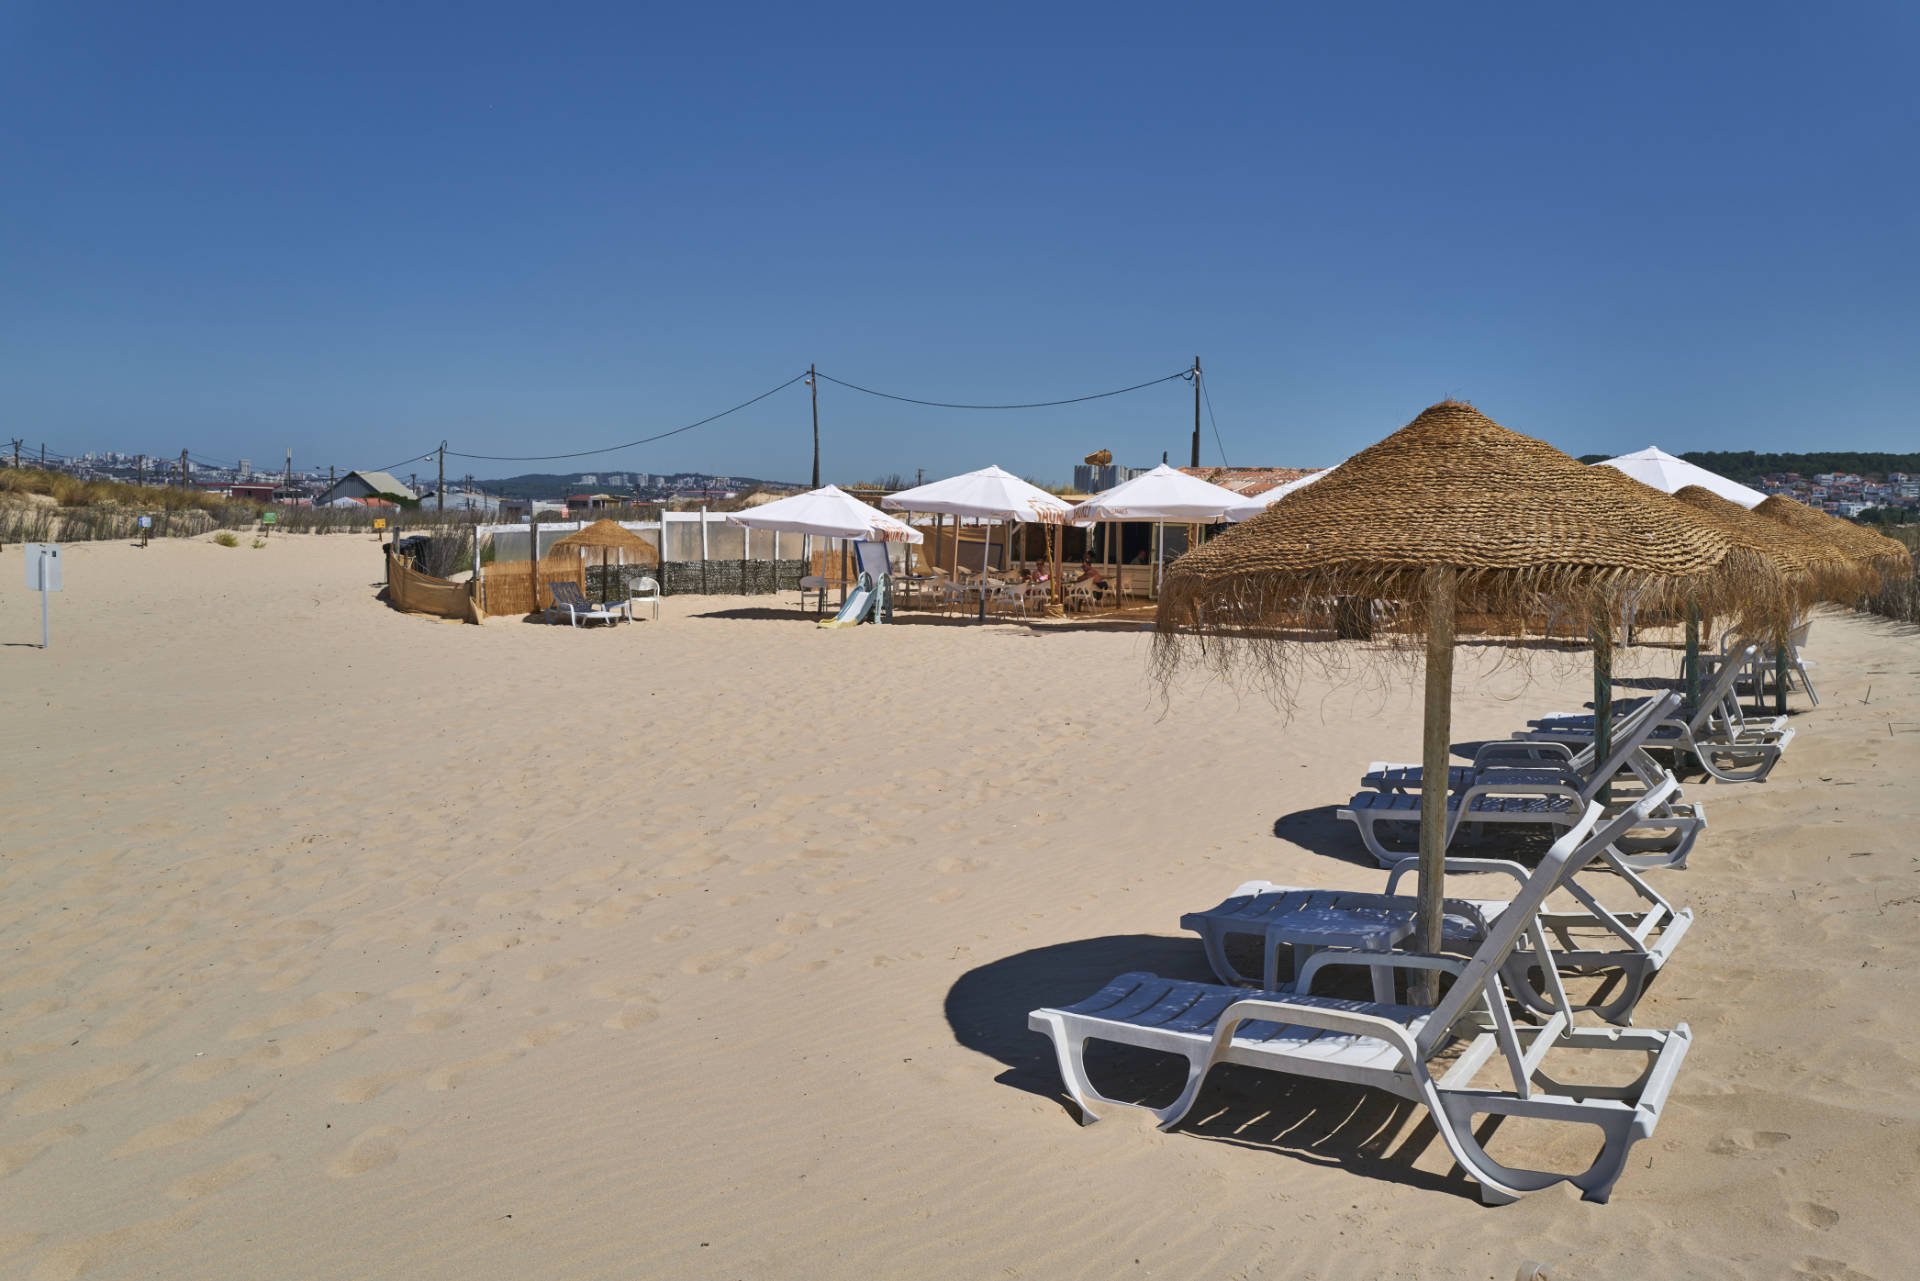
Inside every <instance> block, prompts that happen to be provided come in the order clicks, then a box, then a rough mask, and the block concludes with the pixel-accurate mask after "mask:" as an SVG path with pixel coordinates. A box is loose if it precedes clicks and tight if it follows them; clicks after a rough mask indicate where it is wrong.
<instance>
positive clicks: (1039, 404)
mask: <svg viewBox="0 0 1920 1281" xmlns="http://www.w3.org/2000/svg"><path fill="white" fill-rule="evenodd" d="M1189 372H1190V371H1188V370H1185V369H1182V370H1181V371H1180V372H1179V373H1177V374H1168V375H1167V376H1166V377H1165V378H1153V379H1149V380H1148V381H1146V382H1143V383H1135V384H1134V385H1133V386H1131V387H1120V388H1117V389H1115V390H1113V391H1096V392H1094V393H1093V394H1092V395H1091V396H1069V397H1068V398H1067V399H1065V400H1035V401H1029V402H1027V403H1026V404H1021V405H960V404H955V403H953V402H951V401H945V400H919V399H917V398H915V397H913V396H896V395H894V394H893V393H892V392H887V391H875V390H874V389H873V388H871V387H862V386H860V385H859V384H858V383H850V382H846V381H844V380H843V379H839V378H835V377H834V376H833V375H832V374H821V375H820V376H821V377H822V378H824V379H826V380H827V381H828V382H830V383H837V384H839V385H840V386H842V387H845V388H847V389H848V390H849V391H858V392H864V393H866V394H867V395H869V396H879V397H880V398H882V399H883V400H898V401H902V402H904V403H906V404H909V405H928V406H931V407H932V408H934V409H1051V408H1053V407H1054V406H1055V405H1078V404H1080V403H1081V402H1082V401H1088V400H1104V399H1105V398H1107V397H1108V396H1124V395H1126V394H1127V393H1128V392H1130V391H1139V390H1140V389H1141V388H1142V387H1153V386H1156V385H1158V384H1160V383H1170V382H1172V381H1173V380H1174V379H1176V378H1185V377H1186V376H1187V374H1188V373H1189Z"/></svg>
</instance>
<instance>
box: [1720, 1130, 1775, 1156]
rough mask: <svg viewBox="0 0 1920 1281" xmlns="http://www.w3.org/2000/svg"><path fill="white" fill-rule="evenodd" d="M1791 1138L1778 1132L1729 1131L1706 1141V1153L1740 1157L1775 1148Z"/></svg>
mask: <svg viewBox="0 0 1920 1281" xmlns="http://www.w3.org/2000/svg"><path fill="white" fill-rule="evenodd" d="M1792 1137H1793V1136H1792V1135H1791V1134H1786V1133H1783V1132H1781V1131H1779V1130H1731V1131H1729V1132H1727V1133H1726V1134H1723V1135H1721V1136H1720V1137H1719V1138H1715V1139H1709V1140H1707V1151H1709V1152H1711V1153H1713V1154H1714V1155H1716V1156H1741V1155H1743V1154H1745V1153H1748V1152H1762V1151H1765V1150H1766V1149H1768V1148H1777V1147H1779V1146H1780V1145H1781V1144H1782V1143H1785V1142H1786V1141H1787V1140H1788V1139H1791V1138H1792Z"/></svg>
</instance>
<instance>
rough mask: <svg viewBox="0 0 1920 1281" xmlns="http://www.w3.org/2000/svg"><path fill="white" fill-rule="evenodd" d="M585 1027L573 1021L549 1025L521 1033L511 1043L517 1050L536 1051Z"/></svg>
mask: <svg viewBox="0 0 1920 1281" xmlns="http://www.w3.org/2000/svg"><path fill="white" fill-rule="evenodd" d="M585 1026H586V1024H584V1023H577V1022H573V1021H566V1022H561V1023H549V1024H547V1025H546V1026H545V1027H540V1028H535V1029H534V1030H533V1031H531V1032H525V1033H522V1034H521V1035H520V1036H518V1037H516V1038H515V1039H514V1042H513V1043H514V1045H515V1046H516V1047H517V1048H519V1049H522V1050H537V1049H539V1048H540V1047H541V1046H543V1045H546V1044H547V1043H548V1042H550V1041H557V1040H559V1039H560V1038H561V1037H563V1036H565V1035H567V1034H568V1033H569V1032H574V1031H578V1030H579V1029H580V1028H583V1027H585Z"/></svg>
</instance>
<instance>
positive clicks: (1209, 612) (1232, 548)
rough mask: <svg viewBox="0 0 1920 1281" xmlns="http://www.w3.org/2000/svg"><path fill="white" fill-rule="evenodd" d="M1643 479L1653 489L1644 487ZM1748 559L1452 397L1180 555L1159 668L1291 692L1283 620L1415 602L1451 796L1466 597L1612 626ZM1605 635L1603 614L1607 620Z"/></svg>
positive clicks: (1436, 790) (1434, 841) (1675, 600)
mask: <svg viewBox="0 0 1920 1281" xmlns="http://www.w3.org/2000/svg"><path fill="white" fill-rule="evenodd" d="M1642 488H1644V487H1642ZM1736 557H1738V558H1740V559H1741V560H1742V561H1743V563H1742V565H1741V566H1740V567H1741V568H1742V569H1747V570H1749V571H1750V570H1751V569H1752V568H1753V566H1752V564H1750V563H1746V562H1751V561H1752V560H1753V558H1752V557H1751V555H1750V554H1744V553H1737V552H1736V551H1735V550H1734V549H1733V548H1732V547H1731V545H1730V544H1729V543H1728V541H1727V540H1726V539H1725V538H1724V537H1723V536H1721V535H1720V534H1717V533H1715V532H1713V531H1712V530H1710V529H1708V528H1707V527H1706V526H1704V525H1702V524H1700V523H1699V522H1696V521H1691V520H1687V521H1676V520H1675V518H1674V512H1673V509H1672V508H1671V507H1667V506H1664V505H1662V504H1656V503H1654V502H1652V501H1650V500H1646V499H1643V498H1641V497H1640V496H1639V495H1638V494H1637V493H1636V492H1635V491H1634V490H1633V489H1630V488H1628V487H1626V486H1624V485H1616V484H1613V483H1611V482H1608V481H1605V480H1596V479H1595V477H1594V476H1593V474H1592V471H1591V470H1590V469H1588V468H1586V467H1584V466H1582V465H1581V464H1580V463H1578V462H1575V461H1574V460H1573V459H1571V458H1569V457H1567V456H1566V455H1565V454H1563V453H1561V452H1560V451H1559V450H1557V449H1554V448H1553V447H1552V446H1550V445H1547V444H1544V443H1543V442H1541V441H1537V440H1533V439H1530V438H1528V437H1526V436H1522V435H1520V434H1518V433H1517V432H1512V431H1508V430H1507V429H1506V428H1504V427H1501V426H1500V425H1499V424H1497V423H1495V422H1493V421H1492V420H1491V419H1489V418H1487V417H1486V416H1485V415H1484V414H1481V413H1480V412H1479V411H1478V410H1475V409H1474V408H1473V407H1472V406H1470V405H1465V404H1461V403H1459V402H1456V401H1444V402H1442V403H1440V404H1438V405H1434V406H1432V407H1431V408H1429V409H1427V410H1426V411H1425V412H1423V413H1422V414H1421V415H1420V416H1419V417H1418V418H1415V419H1414V420H1413V422H1411V423H1409V424H1408V425H1407V426H1406V427H1404V428H1402V429H1401V430H1400V431H1398V432H1395V433H1394V434H1393V435H1391V436H1389V437H1387V438H1386V439H1385V440H1383V441H1381V442H1380V443H1378V444H1376V445H1373V446H1372V447H1370V448H1368V449H1365V450H1363V451H1361V452H1360V453H1358V454H1355V455H1354V456H1353V457H1352V458H1350V459H1348V460H1347V461H1346V462H1344V463H1342V464H1340V466H1339V467H1338V468H1336V469H1335V470H1334V471H1333V472H1332V473H1331V474H1329V475H1327V476H1325V477H1323V478H1322V479H1321V480H1319V481H1317V482H1315V483H1314V484H1312V485H1310V486H1307V487H1306V488H1304V489H1301V490H1298V491H1297V492H1295V493H1293V494H1291V495H1289V496H1288V498H1287V499H1286V500H1285V501H1284V502H1281V503H1278V504H1276V505H1275V506H1273V507H1272V508H1270V509H1269V510H1268V511H1266V512H1265V513H1263V514H1261V515H1259V516H1255V517H1254V518H1253V519H1252V520H1249V521H1247V522H1246V523H1245V524H1243V525H1239V526H1236V527H1235V528H1233V529H1232V530H1229V531H1228V532H1226V533H1224V534H1222V535H1221V536H1220V537H1218V538H1216V539H1214V540H1213V541H1212V542H1210V543H1208V544H1207V545H1206V546H1205V547H1202V548H1200V549H1199V550H1197V551H1193V552H1190V553H1188V554H1187V555H1185V556H1182V557H1181V558H1180V559H1179V560H1177V561H1175V562H1174V563H1173V565H1172V567H1171V568H1170V569H1169V571H1168V575H1167V581H1166V587H1165V591H1164V593H1163V595H1162V597H1161V601H1160V611H1159V618H1158V624H1157V626H1158V635H1157V636H1156V639H1155V658H1156V664H1157V666H1158V668H1159V671H1160V672H1161V674H1162V676H1163V677H1167V676H1170V675H1171V674H1172V673H1173V672H1174V671H1175V670H1176V669H1177V668H1178V667H1180V666H1181V665H1182V664H1183V663H1185V662H1188V661H1198V662H1199V663H1201V664H1202V665H1204V666H1207V667H1210V668H1211V669H1213V670H1215V671H1218V672H1221V673H1222V674H1227V675H1233V674H1250V675H1251V676H1253V678H1254V679H1255V680H1256V681H1259V682H1262V683H1264V684H1266V685H1267V687H1268V689H1269V690H1270V691H1271V692H1274V693H1278V694H1283V695H1284V694H1286V693H1288V692H1289V691H1290V688H1291V683H1290V671H1291V667H1292V662H1293V658H1294V657H1295V647H1294V645H1293V643H1292V642H1290V641H1289V640H1288V639H1287V638H1286V636H1285V634H1284V633H1283V632H1281V631H1280V630H1279V629H1278V627H1277V626H1275V620H1277V619H1279V618H1281V617H1283V616H1284V615H1285V614H1287V613H1291V612H1298V610H1299V607H1300V606H1302V605H1304V604H1305V603H1307V602H1308V601H1310V600H1313V599H1315V598H1324V597H1343V596H1346V597H1363V598H1372V599H1388V600H1397V601H1402V602H1406V603H1409V604H1411V605H1413V606H1415V607H1416V608H1417V609H1418V610H1420V611H1421V614H1422V616H1423V618H1424V627H1423V628H1422V629H1421V630H1423V631H1424V632H1425V635H1426V656H1427V661H1426V726H1425V750H1424V755H1423V759H1424V762H1425V775H1424V776H1425V778H1427V779H1429V780H1435V782H1434V784H1433V788H1432V791H1433V796H1434V798H1435V799H1438V798H1439V797H1440V796H1442V795H1444V782H1443V781H1441V780H1445V778H1446V777H1447V757H1448V752H1449V740H1450V730H1451V706H1450V704H1451V698H1452V682H1453V639H1454V613H1455V607H1456V603H1465V604H1468V605H1469V606H1470V607H1472V608H1473V609H1475V610H1477V611H1479V612H1481V613H1485V614H1489V615H1492V616H1494V617H1497V618H1505V619H1512V620H1519V619H1523V618H1525V617H1527V616H1529V615H1531V614H1533V613H1535V612H1536V611H1537V610H1538V609H1539V607H1540V605H1541V604H1542V603H1550V604H1551V605H1553V606H1555V607H1556V608H1558V609H1560V610H1562V611H1566V612H1572V613H1574V615H1575V616H1576V617H1585V618H1592V619H1595V620H1596V621H1597V622H1601V623H1602V624H1604V622H1605V620H1610V619H1612V618H1613V617H1615V616H1616V614H1617V612H1618V611H1619V610H1620V609H1621V607H1622V606H1623V605H1624V604H1625V603H1626V602H1627V601H1628V600H1629V599H1633V600H1636V601H1637V603H1638V604H1639V606H1640V607H1641V608H1643V609H1647V608H1655V609H1657V608H1663V607H1664V608H1673V607H1677V606H1684V605H1685V604H1687V603H1689V602H1692V601H1695V600H1698V601H1700V602H1702V603H1704V604H1706V605H1708V606H1709V607H1716V608H1722V609H1724V608H1728V607H1730V606H1736V605H1737V604H1738V602H1737V601H1735V600H1732V599H1730V598H1729V584H1730V582H1732V581H1737V580H1732V579H1730V578H1729V577H1728V576H1727V575H1726V574H1725V573H1724V569H1725V567H1726V566H1727V565H1728V562H1729V561H1730V560H1732V559H1734V558H1736ZM1601 630H1602V631H1604V630H1605V629H1604V625H1603V626H1602V628H1601ZM1445 823H1446V806H1445V805H1444V804H1427V805H1422V806H1421V807H1420V912H1419V933H1418V936H1417V937H1418V940H1419V944H1418V945H1419V946H1420V947H1421V948H1423V949H1425V950H1428V951H1433V950H1437V949H1438V947H1439V944H1440V903H1441V896H1442V881H1443V876H1442V872H1443V859H1444V854H1445V846H1444V840H1445Z"/></svg>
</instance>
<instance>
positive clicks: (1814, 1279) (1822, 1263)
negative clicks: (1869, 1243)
mask: <svg viewBox="0 0 1920 1281" xmlns="http://www.w3.org/2000/svg"><path fill="white" fill-rule="evenodd" d="M1793 1270H1794V1272H1795V1274H1796V1275H1799V1276H1803V1277H1808V1278H1811V1281H1875V1278H1874V1277H1873V1276H1871V1275H1870V1274H1868V1273H1865V1272H1858V1271H1855V1270H1854V1269H1853V1268H1850V1267H1848V1266H1847V1265H1846V1263H1845V1262H1843V1261H1842V1260H1840V1259H1816V1258H1812V1257H1808V1258H1805V1259H1802V1260H1800V1262H1798V1263H1796V1264H1794V1266H1793Z"/></svg>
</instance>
